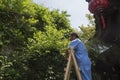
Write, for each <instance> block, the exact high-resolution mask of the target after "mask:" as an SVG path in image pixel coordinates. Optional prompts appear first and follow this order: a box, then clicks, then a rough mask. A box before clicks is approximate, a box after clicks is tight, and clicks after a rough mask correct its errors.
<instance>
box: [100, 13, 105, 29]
mask: <svg viewBox="0 0 120 80" xmlns="http://www.w3.org/2000/svg"><path fill="white" fill-rule="evenodd" d="M100 17H101V20H102V26H103V29H105V26H106V25H105V19H104V17H103V16H102V14H100Z"/></svg>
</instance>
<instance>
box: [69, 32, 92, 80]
mask: <svg viewBox="0 0 120 80" xmlns="http://www.w3.org/2000/svg"><path fill="white" fill-rule="evenodd" d="M70 41H71V42H70V44H69V45H68V48H70V47H72V48H73V50H74V53H75V58H76V61H77V64H78V67H79V68H80V73H81V77H82V80H92V77H91V61H90V59H89V57H88V52H87V49H86V47H85V45H84V43H83V42H82V41H81V40H80V39H79V36H78V34H77V33H75V32H73V33H71V36H70Z"/></svg>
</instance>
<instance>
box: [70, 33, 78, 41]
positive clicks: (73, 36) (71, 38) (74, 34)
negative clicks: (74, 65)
mask: <svg viewBox="0 0 120 80" xmlns="http://www.w3.org/2000/svg"><path fill="white" fill-rule="evenodd" d="M76 38H79V36H78V34H77V33H76V32H72V33H71V35H70V41H72V40H74V39H76Z"/></svg>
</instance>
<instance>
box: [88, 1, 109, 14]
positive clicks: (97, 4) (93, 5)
mask: <svg viewBox="0 0 120 80" xmlns="http://www.w3.org/2000/svg"><path fill="white" fill-rule="evenodd" d="M107 7H108V0H91V1H90V2H89V11H90V12H91V13H95V11H96V10H99V9H100V8H102V9H105V8H107Z"/></svg>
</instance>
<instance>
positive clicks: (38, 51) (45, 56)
mask: <svg viewBox="0 0 120 80" xmlns="http://www.w3.org/2000/svg"><path fill="white" fill-rule="evenodd" d="M57 16H58V17H57ZM67 17H68V16H67V13H65V12H61V13H60V12H59V11H57V10H54V11H50V10H49V9H48V8H45V7H44V6H40V5H37V4H35V3H33V2H32V1H31V0H0V79H1V80H40V79H42V80H44V79H49V80H50V79H52V80H53V79H60V80H61V79H62V78H63V73H64V71H63V70H64V69H63V68H64V66H65V64H64V63H65V61H66V60H64V57H63V51H64V50H65V48H66V47H67V46H66V45H67V43H68V40H67V38H68V33H70V31H71V30H72V29H71V28H70V24H69V20H68V18H67ZM62 24H64V25H62ZM34 42H35V43H34ZM61 53H62V54H61ZM60 66H61V68H60Z"/></svg>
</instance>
